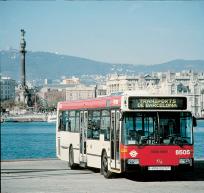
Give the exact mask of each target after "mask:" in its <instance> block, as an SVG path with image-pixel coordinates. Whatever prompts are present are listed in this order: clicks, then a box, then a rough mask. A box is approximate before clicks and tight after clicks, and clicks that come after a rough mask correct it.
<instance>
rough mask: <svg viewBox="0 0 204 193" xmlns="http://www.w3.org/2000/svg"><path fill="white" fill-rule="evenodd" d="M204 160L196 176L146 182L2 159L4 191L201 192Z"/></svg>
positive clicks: (48, 162)
mask: <svg viewBox="0 0 204 193" xmlns="http://www.w3.org/2000/svg"><path fill="white" fill-rule="evenodd" d="M203 181H204V160H197V161H196V162H195V172H194V174H193V175H190V174H188V173H187V174H184V175H181V176H179V177H173V178H172V177H169V176H168V175H164V176H159V177H158V176H153V177H150V178H147V179H146V180H145V181H143V180H141V179H140V178H135V177H134V176H133V175H131V176H124V175H120V176H116V177H115V178H113V179H105V178H104V177H103V176H102V175H101V174H100V172H99V171H93V170H91V169H80V170H70V169H69V168H68V167H67V162H64V161H61V160H57V159H43V160H37V159H36V160H21V161H17V160H14V161H2V162H1V193H65V192H66V193H96V192H97V193H106V192H110V193H124V192H125V193H128V192H131V193H133V192H134V193H140V192H143V193H158V192H162V193H181V192H185V193H192V192H194V193H201V192H203V190H204V183H203Z"/></svg>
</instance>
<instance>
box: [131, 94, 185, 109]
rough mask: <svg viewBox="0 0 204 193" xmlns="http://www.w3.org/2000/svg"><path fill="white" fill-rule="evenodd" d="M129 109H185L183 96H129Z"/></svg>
mask: <svg viewBox="0 0 204 193" xmlns="http://www.w3.org/2000/svg"><path fill="white" fill-rule="evenodd" d="M128 107H129V109H164V110H165V109H172V110H184V109H187V99H186V98H185V97H129V103H128Z"/></svg>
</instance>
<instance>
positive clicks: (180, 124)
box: [122, 112, 193, 146]
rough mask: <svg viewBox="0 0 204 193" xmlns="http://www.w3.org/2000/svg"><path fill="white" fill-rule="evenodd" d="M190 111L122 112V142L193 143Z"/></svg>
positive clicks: (144, 143)
mask: <svg viewBox="0 0 204 193" xmlns="http://www.w3.org/2000/svg"><path fill="white" fill-rule="evenodd" d="M192 127H193V126H192V115H191V113H190V112H171V113H170V112H124V113H123V119H122V143H123V144H125V145H131V144H135V145H151V144H166V145H167V144H175V145H180V146H182V145H185V144H192V143H193V137H192V136H193V133H192Z"/></svg>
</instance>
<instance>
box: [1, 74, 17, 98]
mask: <svg viewBox="0 0 204 193" xmlns="http://www.w3.org/2000/svg"><path fill="white" fill-rule="evenodd" d="M0 86H1V87H0V88H1V89H0V90H1V101H3V100H10V99H13V100H14V99H15V86H16V81H15V80H13V79H11V78H10V77H1V78H0Z"/></svg>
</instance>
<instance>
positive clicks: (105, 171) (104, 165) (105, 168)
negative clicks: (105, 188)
mask: <svg viewBox="0 0 204 193" xmlns="http://www.w3.org/2000/svg"><path fill="white" fill-rule="evenodd" d="M101 173H102V174H103V176H104V177H105V178H111V177H112V172H110V171H109V170H108V156H107V153H106V152H105V151H104V152H103V155H102V160H101Z"/></svg>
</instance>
